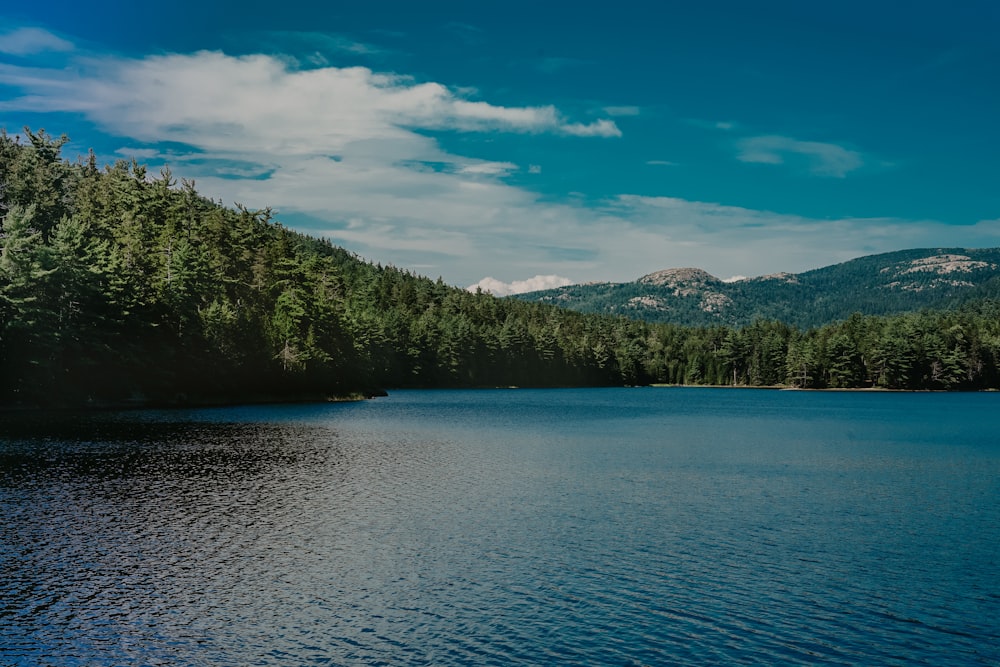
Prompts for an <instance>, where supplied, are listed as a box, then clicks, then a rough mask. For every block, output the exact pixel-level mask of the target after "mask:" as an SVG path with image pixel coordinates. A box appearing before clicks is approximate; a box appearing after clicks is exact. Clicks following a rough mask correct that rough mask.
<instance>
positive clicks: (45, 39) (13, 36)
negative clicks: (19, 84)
mask: <svg viewBox="0 0 1000 667" xmlns="http://www.w3.org/2000/svg"><path fill="white" fill-rule="evenodd" d="M72 50H73V44H72V42H68V41H66V40H65V39H63V38H62V37H57V36H56V35H53V34H52V33H51V32H49V31H47V30H42V29H41V28H18V29H17V30H12V31H10V32H7V33H4V34H2V35H0V53H7V54H10V55H14V56H30V55H34V54H37V53H44V52H46V51H72Z"/></svg>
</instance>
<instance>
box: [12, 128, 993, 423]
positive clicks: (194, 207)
mask: <svg viewBox="0 0 1000 667" xmlns="http://www.w3.org/2000/svg"><path fill="white" fill-rule="evenodd" d="M24 137H25V140H24V141H23V142H22V141H21V139H20V138H17V137H11V136H9V135H7V134H6V133H4V132H0V405H6V406H11V405H14V406H35V405H41V406H80V405H120V404H128V403H133V404H137V405H141V404H150V403H160V404H186V403H210V402H235V401H253V400H294V399H315V398H320V397H329V396H345V395H351V394H365V393H372V392H376V391H378V390H379V389H381V388H394V387H478V386H489V387H495V386H511V385H518V386H570V385H572V386H587V385H635V384H648V383H657V382H660V383H688V384H737V385H775V384H791V385H794V386H803V387H872V386H877V387H888V388H897V387H898V388H937V389H980V388H987V387H1000V372H998V361H1000V306H998V304H997V302H994V301H991V300H981V301H978V302H975V303H970V304H968V305H966V306H965V307H963V308H962V309H959V310H953V311H948V312H930V311H928V312H921V313H916V314H908V315H903V316H898V317H892V318H885V317H874V316H861V315H855V316H853V317H850V318H848V319H846V320H844V321H843V322H840V323H837V324H831V325H827V326H824V327H821V328H817V329H810V330H799V329H797V328H795V327H793V326H790V325H788V324H784V323H781V322H778V321H769V320H757V321H755V322H753V323H752V324H750V325H748V326H746V327H743V328H733V327H725V326H720V325H713V326H702V327H681V326H677V325H671V324H651V323H648V322H643V321H638V320H632V319H628V318H624V317H618V316H610V315H588V314H582V313H579V312H575V311H571V310H566V309H561V308H557V307H555V306H553V305H549V304H543V303H531V302H527V301H520V300H516V299H497V298H494V297H492V296H490V295H487V294H483V293H470V292H467V291H465V290H462V289H459V288H455V287H449V286H447V285H445V284H444V283H443V282H442V281H441V280H440V279H439V280H437V281H433V280H430V279H428V278H424V277H420V276H416V275H413V274H412V273H409V272H407V271H403V270H400V269H398V268H395V267H391V266H380V265H377V264H373V263H370V262H366V261H362V260H361V259H360V258H358V257H357V256H355V255H354V254H352V253H350V252H349V251H347V250H344V249H342V248H338V247H336V246H333V245H332V244H330V243H329V242H328V241H326V240H322V239H316V238H312V237H309V236H305V235H303V234H300V233H297V232H294V231H292V230H289V229H287V228H285V227H283V226H282V225H280V224H279V223H277V222H275V221H274V220H272V215H271V212H270V211H268V210H261V211H254V210H248V209H246V208H244V207H240V206H236V207H235V208H228V207H225V206H222V205H221V204H219V203H215V202H213V201H211V200H209V199H206V198H205V197H202V196H201V195H199V194H198V192H197V191H196V189H195V185H194V183H192V182H189V181H185V180H184V179H181V180H180V182H179V183H178V182H177V181H176V180H175V178H174V177H173V175H172V174H171V173H170V172H169V171H166V170H164V171H162V172H160V173H159V174H156V175H152V174H149V173H148V172H147V170H146V168H144V167H143V166H141V165H139V164H137V163H136V162H134V161H132V162H127V161H119V162H117V163H115V164H114V165H108V166H104V167H99V166H98V165H97V163H96V159H95V157H94V155H93V154H90V155H89V156H86V157H84V158H82V159H79V160H77V161H76V162H70V161H67V160H65V159H64V158H63V157H62V156H61V148H62V146H63V145H64V142H65V140H64V139H63V138H54V137H52V136H50V135H47V134H45V133H44V132H37V133H34V132H31V131H30V130H25V132H24Z"/></svg>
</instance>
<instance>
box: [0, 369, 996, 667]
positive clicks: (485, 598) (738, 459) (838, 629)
mask: <svg viewBox="0 0 1000 667" xmlns="http://www.w3.org/2000/svg"><path fill="white" fill-rule="evenodd" d="M998 425H1000V394H849V393H844V394H822V393H804V392H774V391H750V390H747V391H738V390H711V389H690V390H686V389H619V390H549V391H533V390H518V391H481V392H459V391H455V392H398V393H394V394H393V395H392V396H390V397H389V398H384V399H377V400H375V401H369V402H364V403H357V404H332V405H308V406H301V405H300V406H267V407H246V408H227V409H206V410H193V411H182V412H166V411H164V412H156V411H146V412H130V413H111V414H99V415H88V416H80V415H76V416H73V415H62V416H60V415H44V416H32V417H27V416H18V417H14V416H9V415H8V416H0V428H2V430H0V518H2V524H0V664H2V665H4V666H8V665H9V666H21V665H24V666H28V665H31V666H35V665H59V666H74V665H88V666H90V665H97V666H101V665H107V666H110V665H233V666H237V665H238V666H243V665H283V666H284V665H358V664H362V665H365V664H385V665H390V664H391V665H407V664H417V665H507V664H530V665H538V664H586V665H663V664H789V663H792V664H796V663H798V664H858V665H875V664H883V665H910V664H927V665H997V664H1000V431H998V428H997V427H998Z"/></svg>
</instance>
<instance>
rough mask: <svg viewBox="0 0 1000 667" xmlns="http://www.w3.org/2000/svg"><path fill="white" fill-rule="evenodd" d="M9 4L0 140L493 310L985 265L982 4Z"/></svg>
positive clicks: (990, 79) (3, 33) (992, 172)
mask: <svg viewBox="0 0 1000 667" xmlns="http://www.w3.org/2000/svg"><path fill="white" fill-rule="evenodd" d="M27 5H28V3H24V4H22V5H21V6H18V7H5V8H0V26H2V27H0V126H2V127H5V128H6V129H7V130H8V132H11V133H16V132H18V131H20V129H21V128H22V127H23V126H25V125H28V126H30V127H32V128H33V129H38V128H45V129H46V130H48V131H49V132H52V133H56V134H62V133H65V134H68V135H69V136H70V138H71V140H72V143H71V144H70V145H69V146H68V147H67V148H66V149H65V152H64V154H65V155H66V156H67V157H69V158H71V159H72V158H75V157H76V156H77V155H82V154H85V153H86V151H87V150H88V149H89V148H93V149H94V150H95V151H96V152H97V154H98V156H99V158H100V159H101V160H102V161H104V162H111V161H113V160H115V159H119V158H123V157H124V158H131V157H133V156H134V157H135V158H136V159H138V160H139V161H140V162H142V163H145V164H147V165H149V166H150V167H151V168H152V171H153V172H154V173H155V171H156V169H157V168H158V167H160V166H161V165H164V164H168V165H169V166H170V168H171V169H172V171H173V173H174V174H175V175H176V176H183V177H186V178H192V179H195V181H196V183H197V187H198V189H199V191H201V192H202V193H203V194H204V195H206V196H208V197H211V198H213V199H216V200H221V201H223V202H225V203H226V204H229V205H231V204H232V203H234V202H239V203H241V204H245V205H247V206H249V207H264V206H271V207H273V208H274V209H275V210H276V211H277V217H278V219H279V220H281V221H282V222H284V223H285V224H287V225H289V226H291V227H294V228H296V229H300V230H302V231H305V232H308V233H311V234H314V235H321V236H327V237H329V238H330V239H331V240H333V241H334V242H335V243H337V244H339V245H342V246H344V247H346V248H348V249H350V250H353V251H355V252H357V253H358V254H360V255H361V256H363V257H366V258H369V259H371V260H373V261H378V262H381V263H383V264H394V265H396V266H400V267H404V268H408V269H412V270H414V271H415V272H417V273H420V274H423V275H428V276H430V277H433V278H436V277H438V276H441V277H442V278H443V279H444V280H445V282H448V283H450V284H454V285H461V286H469V285H472V284H476V283H480V281H482V280H483V279H485V278H487V277H488V278H490V279H491V280H489V281H486V282H482V283H480V284H482V285H483V286H485V287H490V288H492V289H494V290H495V291H497V292H500V293H502V292H507V291H511V290H518V289H521V290H523V289H527V288H530V287H545V286H550V285H555V284H559V283H566V282H587V281H602V280H615V281H623V280H632V279H635V278H637V277H639V276H641V275H643V274H646V273H649V272H652V271H655V270H659V269H664V268H670V267H678V266H696V267H699V268H703V269H705V270H707V271H709V272H710V273H713V274H715V275H717V276H719V277H722V278H727V277H730V276H733V275H746V276H754V275H763V274H768V273H775V272H779V271H803V270H808V269H811V268H817V267H820V266H824V265H828V264H832V263H836V262H839V261H844V260H847V259H850V258H853V257H858V256H861V255H865V254H871V253H876V252H884V251H890V250H898V249H903V248H914V247H937V246H949V247H952V246H962V247H994V246H998V245H1000V178H998V177H1000V167H998V149H1000V128H998V121H997V119H998V118H1000V40H998V39H997V38H996V35H997V34H998V33H1000V3H996V2H994V1H993V0H981V1H963V0H958V1H952V2H948V3H945V2H920V1H911V2H878V1H873V0H869V1H868V2H855V1H853V0H846V1H841V2H838V3H814V2H799V1H796V2H755V3H749V2H722V1H716V2H711V1H706V2H699V3H691V2H671V1H664V2H658V3H653V2H630V1H629V0H624V1H619V2H615V3H596V2H588V1H577V2H572V3H570V2H540V1H538V0H535V2H520V1H517V0H512V1H508V2H503V3H497V2H491V1H488V0H484V1H481V2H427V3H414V2H380V1H377V0H373V1H370V2H365V3H356V2H351V3H347V2H338V1H333V2H302V1H300V0H286V1H284V2H280V3H278V2H270V3H260V2H238V3H237V2H210V1H205V0H203V1H202V2H198V3H195V2H190V1H189V0H177V1H175V2H172V3H169V4H167V5H163V4H149V3H136V2H128V3H125V2H118V1H112V0H96V1H95V2H90V3H80V2H66V1H63V0H58V1H55V2H39V3H34V4H33V6H32V7H28V6H27Z"/></svg>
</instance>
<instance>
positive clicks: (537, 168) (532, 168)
mask: <svg viewBox="0 0 1000 667" xmlns="http://www.w3.org/2000/svg"><path fill="white" fill-rule="evenodd" d="M528 173H529V174H540V173H542V165H540V164H530V165H528Z"/></svg>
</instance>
